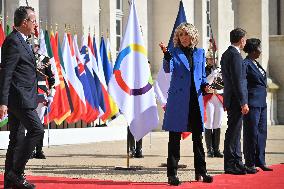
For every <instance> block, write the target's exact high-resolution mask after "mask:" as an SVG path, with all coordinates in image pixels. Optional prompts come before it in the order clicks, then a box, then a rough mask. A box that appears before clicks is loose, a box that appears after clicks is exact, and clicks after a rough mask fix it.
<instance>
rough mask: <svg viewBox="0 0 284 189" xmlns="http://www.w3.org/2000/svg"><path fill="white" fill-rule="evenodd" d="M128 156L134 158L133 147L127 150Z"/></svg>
mask: <svg viewBox="0 0 284 189" xmlns="http://www.w3.org/2000/svg"><path fill="white" fill-rule="evenodd" d="M129 157H130V158H134V157H135V149H130V150H129Z"/></svg>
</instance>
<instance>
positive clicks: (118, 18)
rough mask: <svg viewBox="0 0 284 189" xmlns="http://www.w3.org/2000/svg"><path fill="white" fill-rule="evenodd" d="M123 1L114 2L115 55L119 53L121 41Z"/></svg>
mask: <svg viewBox="0 0 284 189" xmlns="http://www.w3.org/2000/svg"><path fill="white" fill-rule="evenodd" d="M122 1H123V0H116V53H118V52H119V48H120V42H121V39H122V18H123V4H122Z"/></svg>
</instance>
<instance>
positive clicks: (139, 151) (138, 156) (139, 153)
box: [134, 150, 144, 158]
mask: <svg viewBox="0 0 284 189" xmlns="http://www.w3.org/2000/svg"><path fill="white" fill-rule="evenodd" d="M134 157H135V158H144V156H143V155H142V150H136V152H135V156H134Z"/></svg>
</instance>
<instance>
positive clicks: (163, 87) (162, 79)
mask: <svg viewBox="0 0 284 189" xmlns="http://www.w3.org/2000/svg"><path fill="white" fill-rule="evenodd" d="M183 22H187V21H186V16H185V12H184V7H183V3H182V1H180V3H179V10H178V14H177V17H176V21H175V24H174V27H173V29H172V33H171V37H170V39H169V42H168V49H169V50H171V49H172V48H173V47H174V43H173V38H174V33H175V30H176V28H177V27H178V26H179V25H180V24H181V23H183ZM170 82H171V73H166V72H165V71H164V69H163V66H162V67H161V68H160V70H159V72H158V76H157V79H156V82H155V84H154V88H155V93H156V96H157V99H158V100H159V101H160V103H161V104H162V107H163V109H165V106H166V104H167V99H168V90H169V87H170ZM189 134H190V133H189V132H183V133H182V138H183V139H185V138H186V137H187V136H189Z"/></svg>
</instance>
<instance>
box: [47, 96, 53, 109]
mask: <svg viewBox="0 0 284 189" xmlns="http://www.w3.org/2000/svg"><path fill="white" fill-rule="evenodd" d="M52 102H53V96H48V97H47V106H48V107H49V106H50V105H51V103H52Z"/></svg>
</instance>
